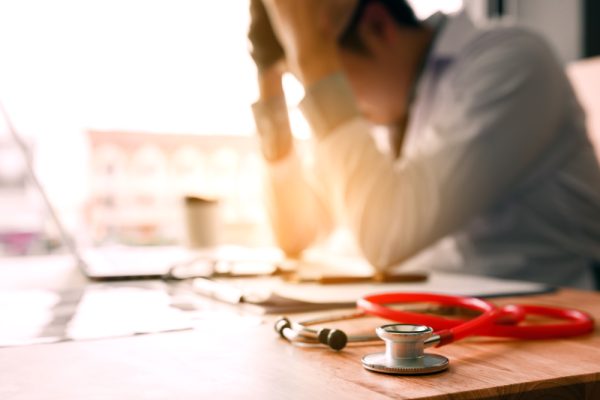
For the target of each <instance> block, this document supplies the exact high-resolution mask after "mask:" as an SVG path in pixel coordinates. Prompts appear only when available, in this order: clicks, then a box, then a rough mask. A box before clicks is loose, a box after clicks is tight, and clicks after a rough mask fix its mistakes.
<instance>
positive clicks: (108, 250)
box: [0, 103, 212, 281]
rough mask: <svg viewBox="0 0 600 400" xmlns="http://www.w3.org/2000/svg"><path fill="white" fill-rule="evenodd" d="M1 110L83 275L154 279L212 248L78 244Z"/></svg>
mask: <svg viewBox="0 0 600 400" xmlns="http://www.w3.org/2000/svg"><path fill="white" fill-rule="evenodd" d="M0 112H1V113H2V115H3V117H4V120H5V124H6V127H7V129H8V133H9V134H10V135H11V137H12V138H13V139H14V141H15V144H16V145H17V147H18V148H19V150H20V151H21V153H22V154H23V157H24V158H25V164H26V168H27V173H28V174H29V178H30V179H31V182H32V184H33V187H34V189H35V190H36V191H37V192H38V193H39V195H40V197H41V199H42V201H43V203H44V205H45V206H46V207H47V209H48V212H49V214H50V218H51V219H52V221H53V222H54V224H55V225H56V228H57V230H58V232H59V235H60V238H61V240H62V242H63V244H64V246H65V247H66V248H67V251H68V252H69V253H70V254H72V255H73V258H74V259H75V262H76V263H77V265H78V267H79V268H80V269H81V271H82V272H83V273H84V274H85V276H87V277H88V278H90V279H92V280H99V281H106V280H128V279H156V278H162V277H165V276H166V275H167V274H168V273H169V272H170V270H171V268H172V267H174V266H176V265H180V264H182V263H189V262H190V260H193V259H195V258H198V257H209V256H210V255H211V253H212V250H210V249H209V250H207V251H206V252H205V253H204V254H199V253H198V252H195V251H192V250H189V249H186V248H184V247H178V246H156V247H151V246H124V245H111V246H103V247H97V248H80V247H79V246H78V245H77V243H75V241H73V240H72V238H71V236H70V235H69V233H68V232H67V230H66V228H65V225H64V224H63V223H62V221H61V220H60V218H59V216H58V213H57V212H56V209H55V207H54V206H53V205H52V203H51V202H50V199H49V197H48V195H47V194H46V191H45V190H44V187H43V186H42V184H41V183H40V181H39V179H38V178H37V176H36V174H35V171H34V168H33V163H32V160H31V156H30V154H29V150H28V148H27V145H26V144H25V141H24V140H23V138H22V137H21V136H20V134H19V133H18V132H17V130H16V129H15V128H14V125H13V124H12V121H11V119H10V118H9V116H8V113H7V112H6V110H5V108H4V105H3V104H2V103H0Z"/></svg>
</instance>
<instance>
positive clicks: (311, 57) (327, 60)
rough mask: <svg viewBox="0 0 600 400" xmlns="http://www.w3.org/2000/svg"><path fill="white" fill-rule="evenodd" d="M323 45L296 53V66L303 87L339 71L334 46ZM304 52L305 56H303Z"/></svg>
mask: <svg viewBox="0 0 600 400" xmlns="http://www.w3.org/2000/svg"><path fill="white" fill-rule="evenodd" d="M329 47H330V46H324V47H322V48H319V50H312V51H304V52H300V53H299V55H298V61H297V63H296V64H297V66H298V69H299V73H300V79H301V81H302V84H303V85H304V86H305V87H308V86H311V85H314V84H315V83H316V82H319V81H320V80H322V79H324V78H325V77H327V76H329V75H332V74H334V73H336V72H339V71H341V64H340V61H339V58H338V56H337V49H336V48H335V47H331V48H329ZM304 54H305V56H304Z"/></svg>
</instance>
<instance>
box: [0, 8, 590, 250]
mask: <svg viewBox="0 0 600 400" xmlns="http://www.w3.org/2000/svg"><path fill="white" fill-rule="evenodd" d="M411 3H412V4H413V6H414V7H415V10H416V12H417V14H418V16H419V17H421V18H426V17H427V16H429V15H431V14H432V13H434V12H436V11H443V12H457V11H459V10H461V9H466V11H467V12H469V13H470V14H471V16H472V18H473V19H474V20H475V21H476V23H477V24H481V25H485V24H490V23H500V24H519V25H523V26H527V27H529V28H531V29H534V30H536V31H538V32H540V33H541V34H543V35H544V36H546V37H547V38H548V39H549V40H550V42H551V43H552V44H553V46H554V47H555V49H556V52H557V54H558V56H559V57H560V59H561V60H562V61H563V62H564V63H565V65H566V66H567V65H570V64H571V63H573V62H574V61H576V60H579V59H582V58H585V57H590V56H593V55H597V54H599V43H598V42H599V40H600V33H598V32H597V29H598V25H599V24H597V23H596V24H592V20H594V21H600V18H599V17H600V15H599V10H598V8H599V6H598V4H599V3H598V2H597V1H596V2H594V1H592V0H505V1H502V0H464V1H463V0H412V1H411ZM248 23H249V14H248V0H221V1H201V0H103V1H99V0H19V1H16V0H15V1H10V0H0V60H1V61H0V101H1V102H2V103H3V104H4V107H5V109H6V110H7V112H8V114H9V116H10V118H11V119H12V122H13V124H14V126H15V128H16V129H17V130H18V131H19V132H20V134H21V135H22V136H23V137H24V138H25V140H26V142H27V145H28V147H29V151H30V153H31V155H32V159H33V162H34V166H35V170H36V173H37V174H38V176H39V178H40V180H41V182H42V184H43V185H44V187H45V189H46V191H47V193H48V195H49V197H50V199H51V201H52V203H53V204H54V205H55V207H56V209H57V211H58V212H59V215H60V217H61V219H62V220H63V221H64V222H65V225H66V226H67V228H68V229H69V230H70V231H71V232H73V233H74V234H75V235H76V237H77V240H78V241H80V242H85V243H88V244H103V243H127V244H143V245H153V244H172V243H181V241H182V234H183V233H182V232H183V229H182V217H181V209H182V202H181V199H182V197H183V196H185V195H195V196H202V197H208V198H213V199H219V200H220V202H221V206H222V216H223V223H224V225H223V226H224V228H225V229H224V233H223V240H224V241H227V242H234V243H238V244H248V245H255V244H268V243H269V241H270V236H269V233H268V228H267V225H266V218H265V215H264V210H263V207H262V200H261V188H260V184H261V178H260V172H261V171H260V170H261V161H260V158H259V154H258V152H257V147H256V142H255V140H254V135H255V132H254V130H255V127H254V123H253V120H252V116H251V111H250V104H251V103H252V102H253V101H254V100H255V99H256V97H257V88H256V87H255V74H256V71H255V69H254V66H253V64H252V61H251V59H250V57H249V56H248V54H247V42H246V30H247V26H248ZM285 90H286V92H287V94H288V95H289V106H290V110H291V113H292V123H293V125H294V130H295V135H296V138H297V139H298V141H299V142H300V143H302V142H303V141H305V140H306V139H307V138H308V135H309V134H308V130H307V126H306V124H305V122H304V121H303V120H302V118H301V116H300V115H299V113H298V112H297V110H296V109H295V105H296V103H297V102H298V101H299V99H300V98H301V97H302V89H301V87H300V86H299V85H298V83H297V82H295V81H294V79H293V78H292V77H287V78H286V82H285ZM58 248H60V239H59V237H58V235H57V232H56V229H55V228H54V227H53V225H52V223H51V221H50V220H49V218H48V212H47V210H46V208H45V207H44V205H43V204H42V202H41V200H40V197H39V193H37V191H36V190H34V189H33V188H32V187H31V184H30V183H29V181H28V179H27V173H26V169H25V164H24V160H23V157H22V153H21V152H19V151H18V149H17V148H16V147H15V144H14V141H13V140H12V138H11V137H10V136H9V135H8V131H7V129H6V121H5V120H4V118H0V255H21V254H40V253H45V252H49V251H55V250H56V249H58Z"/></svg>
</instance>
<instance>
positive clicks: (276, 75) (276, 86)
mask: <svg viewBox="0 0 600 400" xmlns="http://www.w3.org/2000/svg"><path fill="white" fill-rule="evenodd" d="M282 77H283V68H282V67H281V66H280V65H279V63H277V64H274V65H272V66H270V67H269V68H266V69H263V70H259V72H258V92H259V96H260V101H261V102H264V101H268V100H269V99H271V98H273V97H283V96H284V93H283V86H282V83H281V79H282Z"/></svg>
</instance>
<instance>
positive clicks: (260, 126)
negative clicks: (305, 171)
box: [252, 96, 292, 161]
mask: <svg viewBox="0 0 600 400" xmlns="http://www.w3.org/2000/svg"><path fill="white" fill-rule="evenodd" d="M252 113H253V115H254V122H255V124H256V129H257V131H258V134H259V136H260V138H261V150H262V153H263V156H264V157H265V159H267V161H276V160H279V159H281V158H284V157H285V156H286V155H288V154H289V153H290V151H291V149H292V131H291V128H290V121H289V117H288V112H287V105H286V103H285V98H284V97H283V96H280V97H273V98H271V99H269V100H267V101H257V102H256V103H254V104H252Z"/></svg>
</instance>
